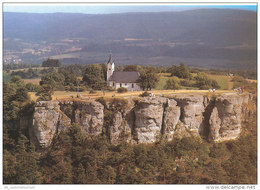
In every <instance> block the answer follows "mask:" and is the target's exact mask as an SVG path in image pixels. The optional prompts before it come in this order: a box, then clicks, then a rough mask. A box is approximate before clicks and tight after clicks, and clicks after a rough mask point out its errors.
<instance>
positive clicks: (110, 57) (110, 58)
mask: <svg viewBox="0 0 260 190" xmlns="http://www.w3.org/2000/svg"><path fill="white" fill-rule="evenodd" d="M107 63H113V61H112V53H111V50H110V56H109V60H108V62H107Z"/></svg>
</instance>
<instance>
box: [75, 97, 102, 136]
mask: <svg viewBox="0 0 260 190" xmlns="http://www.w3.org/2000/svg"><path fill="white" fill-rule="evenodd" d="M74 104H75V107H76V109H75V112H74V114H75V122H76V123H78V124H80V125H81V126H82V128H83V130H84V131H85V132H86V134H87V135H90V136H96V135H99V134H101V133H102V127H103V119H104V113H103V110H104V106H103V105H102V104H100V103H99V102H95V101H92V102H74Z"/></svg>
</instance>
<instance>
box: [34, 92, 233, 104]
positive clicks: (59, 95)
mask: <svg viewBox="0 0 260 190" xmlns="http://www.w3.org/2000/svg"><path fill="white" fill-rule="evenodd" d="M143 92H144V91H131V92H126V93H117V92H116V91H113V92H105V94H103V92H102V91H97V92H96V93H95V94H90V93H89V92H88V91H86V92H79V94H80V95H81V96H82V98H79V99H83V100H84V99H85V100H87V99H96V98H100V97H104V98H112V96H114V97H115V98H126V97H138V96H139V95H140V94H142V93H143ZM149 92H150V93H153V94H154V95H156V96H160V95H163V96H167V95H172V94H185V93H196V94H209V92H208V90H152V91H149ZM226 92H232V91H230V90H217V91H216V92H215V93H216V94H219V93H226ZM211 94H213V93H211ZM29 95H30V97H31V99H32V100H34V101H36V99H37V97H36V95H35V92H29ZM71 96H73V99H75V98H77V92H66V91H55V92H54V94H53V96H52V99H53V100H64V99H71Z"/></svg>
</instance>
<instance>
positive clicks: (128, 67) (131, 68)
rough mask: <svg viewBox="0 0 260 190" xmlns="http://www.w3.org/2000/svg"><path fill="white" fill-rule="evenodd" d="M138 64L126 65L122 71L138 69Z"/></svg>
mask: <svg viewBox="0 0 260 190" xmlns="http://www.w3.org/2000/svg"><path fill="white" fill-rule="evenodd" d="M139 67H140V66H138V65H126V66H125V67H124V69H123V71H140V68H139Z"/></svg>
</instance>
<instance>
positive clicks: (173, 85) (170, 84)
mask: <svg viewBox="0 0 260 190" xmlns="http://www.w3.org/2000/svg"><path fill="white" fill-rule="evenodd" d="M165 88H166V89H172V90H177V89H180V84H179V80H178V78H177V77H174V78H171V79H168V80H167V81H166V85H165Z"/></svg>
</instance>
